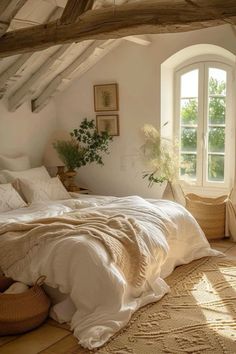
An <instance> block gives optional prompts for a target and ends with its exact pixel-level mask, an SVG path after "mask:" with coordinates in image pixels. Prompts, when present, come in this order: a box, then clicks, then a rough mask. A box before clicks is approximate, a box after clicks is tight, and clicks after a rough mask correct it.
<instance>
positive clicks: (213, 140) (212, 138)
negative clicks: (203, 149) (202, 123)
mask: <svg viewBox="0 0 236 354" xmlns="http://www.w3.org/2000/svg"><path fill="white" fill-rule="evenodd" d="M208 151H209V152H224V151H225V128H219V127H215V128H210V129H209V135H208Z"/></svg>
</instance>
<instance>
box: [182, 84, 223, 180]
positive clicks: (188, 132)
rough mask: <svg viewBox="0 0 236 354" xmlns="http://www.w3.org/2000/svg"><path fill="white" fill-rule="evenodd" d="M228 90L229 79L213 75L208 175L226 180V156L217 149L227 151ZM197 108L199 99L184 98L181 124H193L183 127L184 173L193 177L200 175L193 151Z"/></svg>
mask: <svg viewBox="0 0 236 354" xmlns="http://www.w3.org/2000/svg"><path fill="white" fill-rule="evenodd" d="M225 94H226V83H225V82H224V81H219V80H217V79H215V78H213V77H210V80H209V118H208V119H209V121H208V124H209V125H211V126H209V128H208V130H209V131H208V152H209V156H208V178H209V180H211V181H220V180H221V181H222V180H224V156H222V155H217V153H224V152H225V127H224V124H225V107H226V103H225V97H224V95H225ZM221 95H222V96H223V97H222V96H221ZM197 112H198V101H197V99H195V98H190V99H186V98H184V99H183V100H182V102H181V124H182V125H189V126H190V127H186V126H185V127H182V131H181V151H182V154H181V169H180V173H181V175H188V176H189V177H192V178H194V177H195V176H196V157H194V155H193V154H191V152H195V153H197V126H196V125H197ZM194 125H195V127H194ZM217 125H222V126H217ZM185 152H189V154H186V153H185ZM211 153H213V154H211Z"/></svg>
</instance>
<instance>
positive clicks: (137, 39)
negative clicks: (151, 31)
mask: <svg viewBox="0 0 236 354" xmlns="http://www.w3.org/2000/svg"><path fill="white" fill-rule="evenodd" d="M124 39H125V40H126V41H129V42H133V43H136V44H140V45H143V46H148V45H150V44H151V43H152V42H151V40H150V39H149V38H148V37H147V36H145V35H143V36H128V37H124Z"/></svg>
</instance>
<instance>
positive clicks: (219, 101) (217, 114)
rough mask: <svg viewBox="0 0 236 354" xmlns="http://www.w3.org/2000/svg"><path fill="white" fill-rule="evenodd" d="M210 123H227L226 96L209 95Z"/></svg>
mask: <svg viewBox="0 0 236 354" xmlns="http://www.w3.org/2000/svg"><path fill="white" fill-rule="evenodd" d="M209 123H210V124H225V98H219V97H209Z"/></svg>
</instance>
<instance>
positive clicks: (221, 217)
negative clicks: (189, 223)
mask: <svg viewBox="0 0 236 354" xmlns="http://www.w3.org/2000/svg"><path fill="white" fill-rule="evenodd" d="M227 199H228V196H227V195H223V196H221V197H218V198H205V197H200V196H198V195H196V194H193V193H190V194H187V195H186V196H185V200H186V209H188V211H189V212H190V213H191V214H192V215H193V216H194V218H195V219H196V220H197V222H198V223H199V225H200V226H201V228H202V230H203V232H204V233H205V235H206V237H207V239H208V240H212V239H220V238H223V237H224V236H225V213H226V201H227Z"/></svg>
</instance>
